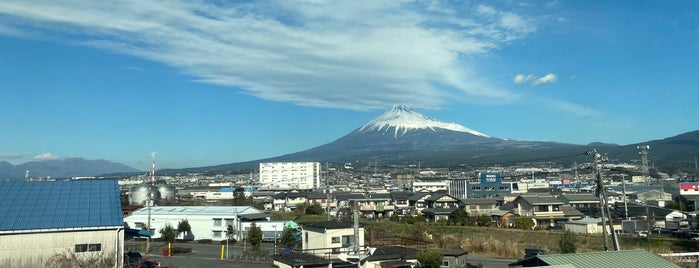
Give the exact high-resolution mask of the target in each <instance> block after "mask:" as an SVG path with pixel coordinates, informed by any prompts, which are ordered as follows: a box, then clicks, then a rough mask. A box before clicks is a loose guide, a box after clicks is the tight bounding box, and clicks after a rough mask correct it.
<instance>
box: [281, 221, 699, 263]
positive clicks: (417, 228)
mask: <svg viewBox="0 0 699 268" xmlns="http://www.w3.org/2000/svg"><path fill="white" fill-rule="evenodd" d="M272 218H273V219H274V220H294V221H296V222H298V223H307V222H318V221H325V220H327V216H324V215H298V214H296V213H294V212H281V213H280V212H274V213H273V215H272ZM362 225H363V226H364V228H365V229H366V231H367V232H374V241H375V242H376V243H377V244H384V245H390V244H393V245H396V244H401V245H405V246H414V247H417V248H419V249H422V250H434V249H459V248H461V249H463V250H465V251H467V252H469V254H474V255H479V256H487V257H495V258H506V259H519V258H522V257H523V256H524V249H525V248H539V249H543V250H545V251H546V252H548V253H549V254H556V253H559V252H560V250H559V247H558V242H559V240H560V238H561V236H562V235H563V232H560V231H545V230H536V231H531V230H519V229H501V228H491V227H476V226H446V225H438V224H428V223H417V224H403V223H394V222H385V221H384V222H374V221H370V222H364V221H363V222H362ZM365 237H367V238H368V237H370V235H369V233H367V235H366V236H365ZM575 240H576V243H575V245H576V252H591V251H603V250H604V236H602V235H601V234H600V235H581V234H576V235H575ZM619 245H620V248H621V249H622V250H626V249H645V250H647V251H649V252H653V253H656V254H661V253H672V252H697V251H699V242H697V241H692V240H687V239H680V238H673V237H666V236H658V235H651V236H650V237H648V238H636V237H620V238H619ZM608 248H609V250H614V246H613V245H612V241H611V236H610V238H609V242H608Z"/></svg>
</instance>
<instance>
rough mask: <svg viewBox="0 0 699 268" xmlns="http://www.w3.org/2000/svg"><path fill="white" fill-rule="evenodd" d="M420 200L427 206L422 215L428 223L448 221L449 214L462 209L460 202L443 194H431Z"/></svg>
mask: <svg viewBox="0 0 699 268" xmlns="http://www.w3.org/2000/svg"><path fill="white" fill-rule="evenodd" d="M422 200H424V201H425V205H426V206H427V208H425V209H423V210H422V214H423V215H424V216H425V218H426V219H427V221H429V222H437V221H439V220H449V214H451V213H452V212H454V211H456V210H457V209H463V207H464V205H463V203H462V202H461V200H459V199H458V198H456V197H453V196H451V195H449V194H445V193H433V194H430V195H429V196H427V197H426V198H424V199H422Z"/></svg>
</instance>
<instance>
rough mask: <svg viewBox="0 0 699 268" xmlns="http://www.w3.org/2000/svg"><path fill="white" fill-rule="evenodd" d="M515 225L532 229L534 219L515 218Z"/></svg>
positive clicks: (524, 228)
mask: <svg viewBox="0 0 699 268" xmlns="http://www.w3.org/2000/svg"><path fill="white" fill-rule="evenodd" d="M515 227H516V228H519V229H522V230H531V229H532V228H534V220H533V219H531V218H525V217H518V218H517V219H515Z"/></svg>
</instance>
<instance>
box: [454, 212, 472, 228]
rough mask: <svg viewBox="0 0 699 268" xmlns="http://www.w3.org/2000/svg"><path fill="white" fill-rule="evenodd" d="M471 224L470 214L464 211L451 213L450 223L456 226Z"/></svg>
mask: <svg viewBox="0 0 699 268" xmlns="http://www.w3.org/2000/svg"><path fill="white" fill-rule="evenodd" d="M468 222H469V216H468V212H466V211H465V210H463V209H457V210H454V211H453V212H452V213H449V223H450V224H454V225H461V226H463V225H466V224H467V223H468Z"/></svg>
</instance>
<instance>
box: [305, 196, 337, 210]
mask: <svg viewBox="0 0 699 268" xmlns="http://www.w3.org/2000/svg"><path fill="white" fill-rule="evenodd" d="M330 197H331V198H332V195H330ZM306 202H307V203H308V204H309V205H311V204H313V203H317V204H319V205H320V207H321V208H323V210H326V211H327V209H328V204H330V208H332V201H330V202H328V194H314V193H309V194H307V195H306Z"/></svg>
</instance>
